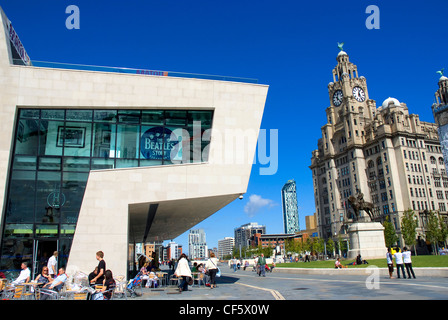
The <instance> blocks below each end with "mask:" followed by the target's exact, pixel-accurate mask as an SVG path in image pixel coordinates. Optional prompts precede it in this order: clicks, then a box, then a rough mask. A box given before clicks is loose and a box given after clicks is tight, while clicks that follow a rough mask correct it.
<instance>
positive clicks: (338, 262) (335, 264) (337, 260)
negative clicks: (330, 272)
mask: <svg viewBox="0 0 448 320" xmlns="http://www.w3.org/2000/svg"><path fill="white" fill-rule="evenodd" d="M334 268H335V269H341V268H342V264H341V261H340V260H339V258H337V259H336V261H335V262H334Z"/></svg>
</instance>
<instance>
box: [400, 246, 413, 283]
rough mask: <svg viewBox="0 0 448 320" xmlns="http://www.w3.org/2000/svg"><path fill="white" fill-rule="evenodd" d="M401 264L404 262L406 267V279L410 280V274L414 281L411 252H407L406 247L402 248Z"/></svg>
mask: <svg viewBox="0 0 448 320" xmlns="http://www.w3.org/2000/svg"><path fill="white" fill-rule="evenodd" d="M403 262H404V265H405V266H406V272H407V273H408V279H411V273H412V276H413V277H414V279H415V274H414V270H413V269H412V260H411V251H409V250H408V248H406V247H404V248H403ZM403 273H404V272H403Z"/></svg>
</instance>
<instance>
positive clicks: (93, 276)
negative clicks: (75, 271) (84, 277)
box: [89, 267, 98, 283]
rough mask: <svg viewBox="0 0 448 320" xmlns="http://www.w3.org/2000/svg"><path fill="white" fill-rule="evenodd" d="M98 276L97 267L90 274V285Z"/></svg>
mask: <svg viewBox="0 0 448 320" xmlns="http://www.w3.org/2000/svg"><path fill="white" fill-rule="evenodd" d="M97 275H98V267H95V269H94V270H93V271H92V272H90V274H89V283H91V281H92V279H93V278H95V277H96V276H97Z"/></svg>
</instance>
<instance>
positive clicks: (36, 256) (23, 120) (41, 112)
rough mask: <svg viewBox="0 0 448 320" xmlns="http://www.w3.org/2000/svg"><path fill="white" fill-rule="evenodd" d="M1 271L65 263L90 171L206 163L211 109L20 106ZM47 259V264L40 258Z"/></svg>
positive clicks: (4, 227) (0, 264)
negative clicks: (56, 253)
mask: <svg viewBox="0 0 448 320" xmlns="http://www.w3.org/2000/svg"><path fill="white" fill-rule="evenodd" d="M17 118H18V119H17V125H16V133H15V139H14V144H13V155H12V161H11V167H10V176H9V185H8V192H7V200H6V206H5V212H4V214H3V216H2V217H3V221H2V222H3V223H2V225H3V230H2V232H3V237H2V243H1V259H0V270H1V271H3V272H5V271H7V272H8V271H11V270H19V269H20V263H21V261H23V260H27V261H28V262H32V263H33V267H34V270H33V271H34V272H39V271H40V270H39V268H40V267H41V266H42V265H43V262H42V261H44V260H45V259H48V258H49V257H50V256H51V255H52V253H53V251H55V250H58V251H59V258H58V259H59V264H60V265H65V264H66V263H65V262H66V260H67V258H68V254H69V251H70V246H71V241H72V239H73V235H74V232H75V228H76V222H77V219H78V214H79V210H80V207H81V202H82V199H83V196H84V190H85V187H86V183H87V179H88V176H89V171H90V170H100V169H115V168H126V167H146V166H157V165H170V164H179V163H191V162H204V161H207V160H208V153H207V151H208V148H206V146H208V144H209V141H208V140H209V139H207V138H206V137H209V136H210V134H204V133H205V132H208V131H209V130H211V127H212V120H213V111H211V110H205V111H204V110H201V111H199V110H159V109H157V110H148V109H146V110H129V109H127V110H117V109H107V110H97V109H95V110H86V109H82V110H78V109H19V110H18V117H17ZM39 261H41V263H39Z"/></svg>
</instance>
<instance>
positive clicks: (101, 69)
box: [13, 59, 258, 83]
mask: <svg viewBox="0 0 448 320" xmlns="http://www.w3.org/2000/svg"><path fill="white" fill-rule="evenodd" d="M13 64H14V65H22V66H23V62H22V60H21V59H13ZM30 66H31V67H38V68H54V69H69V70H84V71H99V72H112V73H126V74H140V75H151V76H161V77H175V78H192V79H206V80H220V81H232V82H244V83H258V80H257V79H251V78H240V77H228V76H219V75H210V74H198V73H187V72H176V71H162V70H150V69H134V68H124V67H108V66H95V65H84V64H74V63H63V62H49V61H36V60H32V61H31V65H30ZM26 67H27V66H26Z"/></svg>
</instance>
